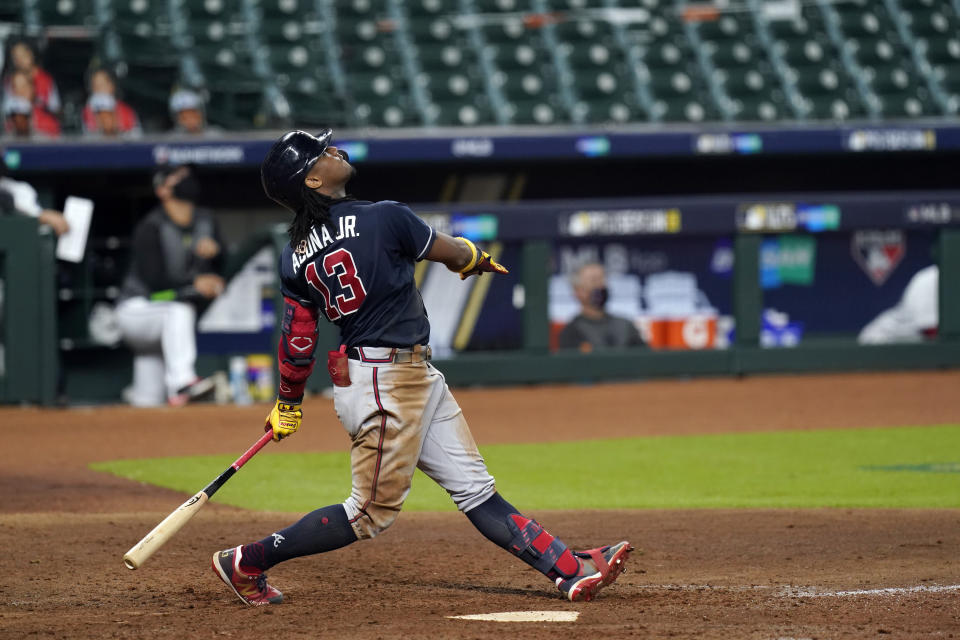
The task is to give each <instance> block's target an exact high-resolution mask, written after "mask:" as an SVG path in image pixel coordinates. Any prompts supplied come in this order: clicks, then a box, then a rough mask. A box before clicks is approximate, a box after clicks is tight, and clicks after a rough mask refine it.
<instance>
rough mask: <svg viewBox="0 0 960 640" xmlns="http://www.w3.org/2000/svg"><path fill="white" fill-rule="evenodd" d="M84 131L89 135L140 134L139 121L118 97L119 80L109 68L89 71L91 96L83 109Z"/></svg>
mask: <svg viewBox="0 0 960 640" xmlns="http://www.w3.org/2000/svg"><path fill="white" fill-rule="evenodd" d="M83 131H84V133H86V134H89V135H102V136H137V135H140V132H141V129H140V120H139V118H137V113H136V112H135V111H134V110H133V108H132V107H131V106H130V105H128V104H127V103H126V102H123V101H122V100H118V99H117V83H116V81H115V80H114V77H113V74H111V73H110V72H109V71H108V70H107V69H96V70H95V71H94V72H93V73H92V74H90V97H89V98H88V99H87V104H86V106H85V107H84V108H83Z"/></svg>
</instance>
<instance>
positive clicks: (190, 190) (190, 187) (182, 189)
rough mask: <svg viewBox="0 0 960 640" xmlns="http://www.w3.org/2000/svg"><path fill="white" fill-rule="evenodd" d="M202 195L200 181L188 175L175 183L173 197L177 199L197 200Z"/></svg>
mask: <svg viewBox="0 0 960 640" xmlns="http://www.w3.org/2000/svg"><path fill="white" fill-rule="evenodd" d="M199 195H200V181H199V180H197V179H196V178H194V177H193V176H191V175H188V176H186V177H184V178H182V179H181V180H180V182H178V183H177V184H175V185H173V197H174V198H176V199H177V200H186V201H187V202H196V200H197V197H199Z"/></svg>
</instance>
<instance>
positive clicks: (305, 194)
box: [287, 184, 353, 249]
mask: <svg viewBox="0 0 960 640" xmlns="http://www.w3.org/2000/svg"><path fill="white" fill-rule="evenodd" d="M300 199H301V200H302V201H303V204H302V205H300V208H299V209H298V210H297V215H296V216H294V218H293V222H291V223H290V227H289V228H288V229H287V234H288V235H289V236H290V246H291V247H292V248H294V249H296V248H297V247H298V246H299V245H300V243H301V242H303V241H304V240H306V239H307V236H309V235H310V229H311V227H313V226H315V225H317V224H321V225H323V226H325V227H326V228H327V230H328V231H330V233H332V234H334V235H336V233H337V229H336V227H334V225H333V218H331V217H330V207H331V206H332V205H334V204H336V203H337V202H343V201H344V200H353V197H352V196H347V197H345V198H331V197H330V196H325V195H323V194H322V193H319V192H317V191H315V190H313V189H311V188H309V187H308V186H307V185H306V184H303V185H301V186H300Z"/></svg>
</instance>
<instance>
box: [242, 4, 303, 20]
mask: <svg viewBox="0 0 960 640" xmlns="http://www.w3.org/2000/svg"><path fill="white" fill-rule="evenodd" d="M255 5H256V6H257V8H258V9H259V10H260V12H261V13H262V14H263V16H264V17H265V18H267V19H272V18H281V19H287V18H300V19H314V18H315V17H316V16H315V15H314V13H313V12H314V9H315V6H316V5H315V4H314V2H313V0H255Z"/></svg>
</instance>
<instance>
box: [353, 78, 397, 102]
mask: <svg viewBox="0 0 960 640" xmlns="http://www.w3.org/2000/svg"><path fill="white" fill-rule="evenodd" d="M346 91H347V93H348V94H349V95H350V96H352V97H353V98H354V99H355V100H357V101H361V102H375V101H380V100H388V101H389V100H391V99H394V100H399V99H400V98H401V97H402V96H403V97H405V96H406V95H407V93H408V85H407V81H406V79H405V78H404V77H403V76H400V75H391V74H387V73H351V74H349V75H347V76H346Z"/></svg>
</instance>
